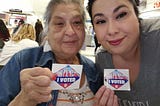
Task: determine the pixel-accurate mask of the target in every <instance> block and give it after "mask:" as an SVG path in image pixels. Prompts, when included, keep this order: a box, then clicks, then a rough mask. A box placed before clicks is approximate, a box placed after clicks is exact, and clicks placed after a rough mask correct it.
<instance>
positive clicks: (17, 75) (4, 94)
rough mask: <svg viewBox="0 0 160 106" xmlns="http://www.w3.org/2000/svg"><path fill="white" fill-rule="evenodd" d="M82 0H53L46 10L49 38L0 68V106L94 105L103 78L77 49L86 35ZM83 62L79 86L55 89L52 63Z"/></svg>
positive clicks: (46, 27) (17, 55)
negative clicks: (70, 88)
mask: <svg viewBox="0 0 160 106" xmlns="http://www.w3.org/2000/svg"><path fill="white" fill-rule="evenodd" d="M83 10H84V9H83V8H82V6H81V3H80V0H51V1H50V2H49V4H48V7H47V9H46V12H45V27H44V28H45V30H46V33H47V39H48V41H47V42H46V43H45V45H44V46H43V47H37V48H32V49H28V50H23V51H21V52H19V53H17V54H16V55H15V56H13V58H12V59H11V60H10V61H9V62H8V64H6V66H5V67H4V68H3V69H2V70H1V71H0V84H1V86H0V89H1V92H0V105H1V106H7V105H9V106H36V105H37V106H55V105H57V106H69V105H71V106H75V105H76V106H77V105H79V106H83V105H84V106H86V105H87V106H92V105H93V104H94V95H93V93H95V92H96V91H97V90H98V88H99V86H100V85H101V83H102V81H101V80H99V79H98V78H100V77H98V76H99V73H98V72H97V71H96V70H95V67H94V63H93V62H92V61H91V60H89V59H87V58H85V57H84V56H82V55H80V54H79V53H78V52H79V50H80V49H81V47H82V44H83V42H84V38H85V29H84V19H85V18H84V11H83ZM54 63H57V64H77V65H80V64H81V65H83V71H82V76H81V80H80V88H79V89H73V90H64V89H62V90H52V89H51V86H50V84H51V81H52V78H53V77H54V76H53V74H52V72H51V69H52V68H53V67H52V64H54Z"/></svg>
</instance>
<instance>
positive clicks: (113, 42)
mask: <svg viewBox="0 0 160 106" xmlns="http://www.w3.org/2000/svg"><path fill="white" fill-rule="evenodd" d="M123 39H124V38H121V39H116V40H111V41H108V42H109V44H110V45H113V46H117V45H119V44H120V43H121V42H122V40H123Z"/></svg>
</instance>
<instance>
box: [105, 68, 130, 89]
mask: <svg viewBox="0 0 160 106" xmlns="http://www.w3.org/2000/svg"><path fill="white" fill-rule="evenodd" d="M104 85H105V86H107V87H108V88H110V89H112V90H123V91H124V90H126V91H130V81H129V70H128V69H104Z"/></svg>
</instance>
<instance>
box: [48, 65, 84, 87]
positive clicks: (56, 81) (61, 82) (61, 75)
mask: <svg viewBox="0 0 160 106" xmlns="http://www.w3.org/2000/svg"><path fill="white" fill-rule="evenodd" d="M52 72H53V74H54V77H53V78H52V82H51V87H52V89H53V90H58V89H78V88H79V84H80V79H81V73H82V65H70V64H53V65H52Z"/></svg>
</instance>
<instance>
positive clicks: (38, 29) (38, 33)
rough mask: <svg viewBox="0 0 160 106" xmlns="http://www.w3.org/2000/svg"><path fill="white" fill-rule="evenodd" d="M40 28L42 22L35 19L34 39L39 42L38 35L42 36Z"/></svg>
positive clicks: (41, 28) (41, 27)
mask: <svg viewBox="0 0 160 106" xmlns="http://www.w3.org/2000/svg"><path fill="white" fill-rule="evenodd" d="M42 30H43V25H42V22H41V21H40V20H39V19H37V22H36V23H35V31H36V41H37V42H38V43H39V44H40V36H42V34H41V33H42Z"/></svg>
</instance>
